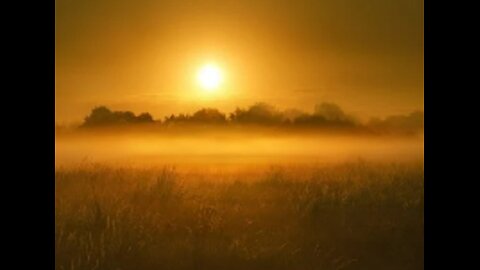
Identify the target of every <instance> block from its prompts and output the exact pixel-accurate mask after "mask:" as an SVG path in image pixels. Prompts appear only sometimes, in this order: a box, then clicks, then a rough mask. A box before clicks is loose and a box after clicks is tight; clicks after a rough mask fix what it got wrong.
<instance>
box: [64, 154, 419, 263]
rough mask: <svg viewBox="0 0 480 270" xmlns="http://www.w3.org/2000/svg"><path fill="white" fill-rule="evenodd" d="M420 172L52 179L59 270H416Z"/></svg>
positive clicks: (284, 169) (173, 173)
mask: <svg viewBox="0 0 480 270" xmlns="http://www.w3.org/2000/svg"><path fill="white" fill-rule="evenodd" d="M423 185H424V179H423V164H372V163H367V162H353V163H342V164H337V165H326V166H321V165H311V166H307V165H302V166H288V165H281V166H273V165H272V166H270V167H264V168H239V169H236V170H225V171H222V170H201V169H198V168H194V169H185V168H182V169H180V168H179V169H175V168H174V167H168V166H166V167H157V168H148V169H147V168H144V169H139V168H128V167H114V166H102V165H98V164H97V165H95V164H84V165H80V166H77V167H70V168H64V169H62V168H57V170H56V222H55V224H56V225H55V226H56V228H55V237H56V248H55V251H56V269H72V270H73V269H115V270H116V269H423V206H424V201H423V199H424V196H423Z"/></svg>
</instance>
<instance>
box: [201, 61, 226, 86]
mask: <svg viewBox="0 0 480 270" xmlns="http://www.w3.org/2000/svg"><path fill="white" fill-rule="evenodd" d="M197 79H198V83H199V84H200V86H201V87H202V89H203V90H206V91H213V90H216V89H217V88H218V87H219V86H220V84H221V83H222V81H223V76H222V71H221V70H220V68H218V67H217V66H215V65H213V64H207V65H205V66H203V67H202V68H201V69H200V70H199V72H198V75H197Z"/></svg>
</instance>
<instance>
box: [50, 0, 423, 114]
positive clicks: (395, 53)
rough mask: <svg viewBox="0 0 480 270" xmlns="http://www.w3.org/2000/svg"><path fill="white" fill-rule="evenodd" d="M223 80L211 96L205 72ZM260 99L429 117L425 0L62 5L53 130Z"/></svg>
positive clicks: (75, 0) (62, 0) (114, 0)
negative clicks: (99, 119)
mask: <svg viewBox="0 0 480 270" xmlns="http://www.w3.org/2000/svg"><path fill="white" fill-rule="evenodd" d="M211 61H213V62H215V63H217V65H218V66H220V67H221V68H222V70H223V72H224V73H225V78H224V83H223V84H222V85H221V87H220V88H219V89H218V91H217V94H215V95H204V94H202V92H201V90H200V88H199V86H198V85H197V84H196V81H195V76H196V72H197V70H198V69H199V68H200V67H201V66H202V65H203V64H204V63H207V62H211ZM257 101H264V102H268V103H271V104H274V105H276V106H277V107H279V108H281V109H285V108H290V107H296V108H300V109H304V110H311V109H313V106H314V105H315V104H316V103H321V102H324V101H329V102H336V103H338V104H339V105H340V106H342V107H343V108H344V109H345V110H346V111H348V112H352V113H354V114H355V115H357V116H359V117H370V116H384V115H387V114H399V113H408V112H411V111H413V110H417V109H423V1H418V0H371V1H362V0H335V1H333V0H332V1H320V0H301V1H286V0H275V1H274V0H263V1H262V0H255V1H254V0H244V1H241V0H240V1H238V0H237V1H234V0H222V1H220V0H204V1H193V0H188V1H187V0H169V1H154V0H139V1H127V0H95V1H94V0H82V1H80V0H57V1H56V121H57V122H59V123H62V122H70V121H80V120H81V119H83V117H84V116H85V115H86V114H88V112H89V111H90V109H91V108H92V107H93V106H96V105H106V106H108V107H111V108H112V109H118V110H132V111H134V112H135V113H139V112H143V111H148V112H151V113H152V114H153V116H154V117H155V118H163V116H165V115H167V114H171V113H180V112H192V111H194V110H196V109H199V108H201V107H217V108H219V109H221V110H223V111H231V110H233V109H234V108H235V107H236V106H247V105H250V104H252V103H254V102H257Z"/></svg>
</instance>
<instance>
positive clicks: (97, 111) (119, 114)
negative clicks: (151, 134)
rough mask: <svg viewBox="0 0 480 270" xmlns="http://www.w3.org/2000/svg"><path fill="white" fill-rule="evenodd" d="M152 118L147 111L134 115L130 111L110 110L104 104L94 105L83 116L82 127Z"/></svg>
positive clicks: (151, 119)
mask: <svg viewBox="0 0 480 270" xmlns="http://www.w3.org/2000/svg"><path fill="white" fill-rule="evenodd" d="M150 122H153V118H152V116H151V115H150V114H149V113H142V114H140V115H139V116H135V114H134V113H133V112H130V111H111V110H110V109H108V108H107V107H105V106H99V107H95V108H94V109H93V110H92V111H91V113H90V115H88V116H87V117H85V121H84V122H83V124H82V126H83V127H94V126H107V125H118V124H133V123H150Z"/></svg>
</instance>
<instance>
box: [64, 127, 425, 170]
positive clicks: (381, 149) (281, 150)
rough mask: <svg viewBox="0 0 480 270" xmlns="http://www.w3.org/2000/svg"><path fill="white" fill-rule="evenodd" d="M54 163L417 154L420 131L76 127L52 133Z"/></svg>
mask: <svg viewBox="0 0 480 270" xmlns="http://www.w3.org/2000/svg"><path fill="white" fill-rule="evenodd" d="M55 152H56V165H57V166H67V165H72V164H78V163H81V162H100V163H115V164H129V165H139V166H143V165H157V164H210V165H219V164H223V165H227V164H230V165H238V164H272V163H288V164H292V163H331V162H343V161H351V160H358V159H362V160H372V161H379V162H408V161H422V160H423V136H408V137H369V136H367V137H365V136H354V135H341V136H340V135H333V134H332V135H319V134H309V135H300V134H291V133H268V132H265V133H262V134H255V135H252V134H250V133H240V132H237V133H200V132H198V133H190V134H189V135H187V134H185V133H182V135H181V136H179V135H178V134H173V135H172V134H170V135H167V134H163V135H162V136H160V135H159V134H157V133H142V134H140V133H120V134H118V133H114V132H111V133H106V132H105V133H102V135H99V134H98V133H82V134H78V133H75V135H74V136H73V135H71V136H61V135H60V136H57V137H56V149H55Z"/></svg>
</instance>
